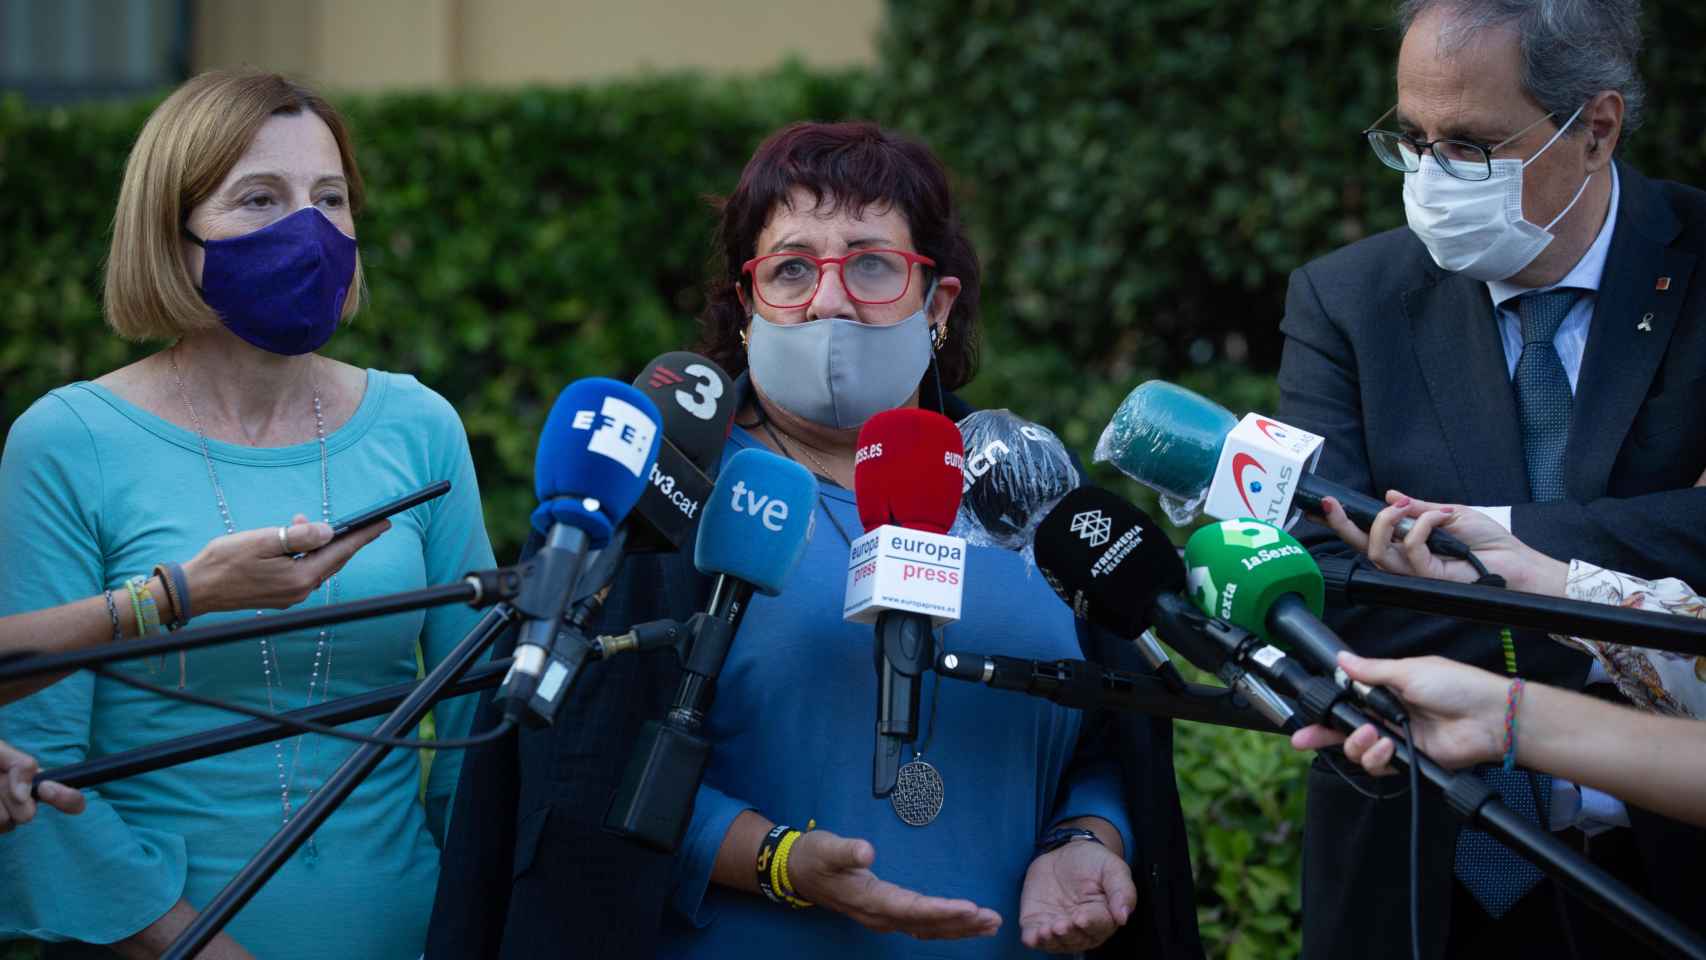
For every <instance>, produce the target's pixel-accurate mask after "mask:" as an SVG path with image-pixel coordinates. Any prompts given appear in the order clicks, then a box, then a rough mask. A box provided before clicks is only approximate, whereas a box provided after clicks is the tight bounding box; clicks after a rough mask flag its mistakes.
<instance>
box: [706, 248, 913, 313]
mask: <svg viewBox="0 0 1706 960" xmlns="http://www.w3.org/2000/svg"><path fill="white" fill-rule="evenodd" d="M915 263H917V264H922V265H924V266H926V267H934V266H935V265H936V261H934V260H932V259H930V258H929V257H926V256H924V255H922V254H917V253H911V252H909V251H906V250H860V251H857V252H855V253H850V254H848V255H847V256H845V257H814V256H812V255H810V254H807V253H772V254H767V255H765V256H762V257H753V258H752V259H751V260H748V261H747V262H746V263H744V264H742V265H741V268H740V272H741V273H743V274H746V275H748V276H750V277H751V278H752V289H753V292H754V293H756V294H758V299H760V300H762V301H764V303H765V304H766V305H767V306H771V307H774V308H776V309H778V310H791V309H793V308H795V307H803V306H805V305H806V304H808V303H811V302H812V298H813V297H815V296H817V288H818V285H819V284H821V283H823V270H824V268H825V267H827V266H829V265H830V264H835V265H837V266H839V267H840V268H841V286H842V289H844V290H846V291H847V298H848V299H849V300H852V301H853V302H854V303H864V304H883V303H893V302H895V301H896V300H899V299H900V298H901V297H904V296H906V291H907V288H908V287H909V286H911V283H912V265H913V264H915Z"/></svg>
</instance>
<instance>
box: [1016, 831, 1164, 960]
mask: <svg viewBox="0 0 1706 960" xmlns="http://www.w3.org/2000/svg"><path fill="white" fill-rule="evenodd" d="M1136 907H1137V886H1136V884H1134V883H1133V882H1132V879H1131V867H1129V866H1127V865H1126V862H1125V860H1124V859H1123V858H1121V857H1118V856H1116V855H1115V854H1114V852H1113V851H1112V850H1109V849H1108V848H1107V847H1104V846H1102V845H1101V844H1099V843H1091V842H1090V841H1088V840H1074V841H1072V842H1070V843H1067V844H1065V845H1063V846H1060V847H1057V848H1055V849H1053V850H1050V851H1049V852H1048V853H1045V854H1043V855H1042V856H1040V857H1037V858H1036V859H1035V860H1032V861H1031V867H1030V869H1029V870H1026V871H1025V887H1024V890H1023V891H1021V892H1020V894H1019V932H1020V938H1021V939H1022V940H1023V941H1024V943H1025V946H1027V947H1030V948H1031V949H1033V950H1042V951H1044V952H1047V953H1078V952H1081V951H1084V950H1090V949H1093V948H1095V947H1098V946H1100V945H1101V944H1102V943H1103V942H1104V941H1106V940H1107V939H1108V938H1109V937H1111V936H1113V935H1114V931H1115V930H1118V929H1119V928H1120V927H1121V926H1123V925H1124V924H1125V922H1126V920H1127V919H1128V918H1129V917H1130V916H1131V912H1132V910H1134V909H1136Z"/></svg>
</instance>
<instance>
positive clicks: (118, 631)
mask: <svg viewBox="0 0 1706 960" xmlns="http://www.w3.org/2000/svg"><path fill="white" fill-rule="evenodd" d="M101 596H103V597H106V598H107V616H109V617H111V618H112V619H113V642H114V643H118V642H119V641H120V640H123V639H124V630H123V628H121V627H120V626H119V625H118V604H116V603H113V592H112V591H111V590H102V591H101Z"/></svg>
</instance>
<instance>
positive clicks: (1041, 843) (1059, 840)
mask: <svg viewBox="0 0 1706 960" xmlns="http://www.w3.org/2000/svg"><path fill="white" fill-rule="evenodd" d="M1074 840H1088V841H1090V842H1091V843H1101V842H1102V838H1101V837H1098V836H1096V835H1095V834H1094V833H1092V832H1090V831H1089V830H1086V829H1084V828H1083V827H1055V828H1054V829H1053V830H1050V831H1049V832H1047V833H1045V834H1043V836H1042V839H1041V840H1038V841H1037V856H1039V857H1040V856H1042V855H1043V854H1045V853H1048V852H1049V851H1051V850H1059V849H1060V848H1061V847H1064V846H1066V845H1067V844H1069V843H1071V842H1072V841H1074Z"/></svg>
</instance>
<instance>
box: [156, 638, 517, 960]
mask: <svg viewBox="0 0 1706 960" xmlns="http://www.w3.org/2000/svg"><path fill="white" fill-rule="evenodd" d="M509 622H510V621H509V619H508V617H506V616H496V615H494V616H488V617H485V618H482V619H481V621H480V622H479V623H478V624H476V625H475V626H474V628H473V629H472V630H470V631H469V632H468V634H467V636H465V637H463V638H462V640H461V641H459V642H458V643H457V644H456V646H455V647H454V648H452V649H451V651H450V653H449V654H448V655H446V656H445V658H444V660H443V662H441V663H440V664H439V665H438V666H436V667H434V668H433V669H432V672H430V673H428V674H427V675H426V678H425V679H423V680H422V681H421V682H420V683H419V684H417V685H416V687H415V689H414V692H413V693H410V694H409V695H408V697H406V698H405V699H404V700H403V702H402V703H401V704H399V705H398V707H397V709H396V710H394V711H392V712H391V714H390V716H387V717H386V718H385V720H384V721H382V722H381V723H380V724H379V727H378V728H377V729H376V730H375V731H374V733H375V734H377V735H378V736H381V737H397V736H401V735H403V734H404V733H406V732H407V731H409V730H412V729H413V728H415V727H416V726H418V725H419V724H420V722H421V718H423V717H425V716H426V714H427V711H429V710H431V709H432V707H433V704H435V703H437V702H438V701H439V699H441V698H442V697H443V695H444V691H445V690H447V689H449V688H450V687H451V686H452V685H453V684H455V683H456V682H457V681H458V680H460V679H461V678H462V675H463V674H464V673H466V672H467V671H468V668H469V667H471V666H472V665H473V664H474V661H476V660H478V659H479V658H480V657H481V656H483V655H484V654H485V652H486V650H487V648H489V647H490V646H491V645H492V643H493V642H494V641H495V640H496V639H497V638H498V635H499V634H500V633H502V632H503V627H505V626H507V625H508V624H509ZM391 750H392V747H390V746H388V745H381V744H374V743H364V744H362V745H361V746H359V747H357V748H356V750H355V752H354V753H352V754H350V756H349V758H348V759H346V760H345V761H344V762H343V763H342V764H341V765H340V766H339V767H338V769H337V770H336V771H334V772H333V773H332V775H331V776H330V777H328V778H327V779H326V782H325V783H324V784H323V785H322V786H321V787H320V789H319V790H317V791H315V793H314V797H313V799H311V800H309V801H308V803H307V804H305V805H304V806H303V807H302V809H301V810H300V811H299V812H298V813H297V814H296V815H295V816H294V817H291V818H290V822H289V823H287V824H285V825H284V826H283V827H282V828H280V829H279V831H278V832H277V833H275V834H273V836H272V839H270V840H268V841H267V843H266V846H264V847H262V848H261V849H260V852H259V853H256V854H255V856H254V857H253V858H251V859H250V860H249V862H248V863H247V864H245V865H244V866H243V869H242V870H240V871H238V873H237V875H236V876H235V877H232V878H231V881H230V882H229V883H227V884H226V885H225V888H224V889H223V890H221V891H219V894H218V895H217V896H215V897H214V898H213V900H211V901H209V902H208V904H207V906H205V907H203V908H202V911H201V913H200V915H199V916H197V917H196V918H195V921H194V922H193V923H191V924H190V925H189V926H188V927H187V928H185V930H184V932H183V933H182V934H180V935H179V936H178V938H177V939H176V940H175V941H173V942H172V946H171V948H170V949H169V950H167V951H166V953H165V954H164V955H163V957H164V960H188V958H190V957H194V956H197V955H199V954H200V953H201V951H202V950H203V948H205V947H206V946H207V945H208V943H209V942H211V941H212V940H213V938H214V937H216V936H218V935H219V931H221V930H223V929H225V925H226V924H227V923H230V922H231V918H232V917H233V916H235V915H236V914H237V911H239V910H241V909H243V907H244V905H246V904H247V903H248V902H249V900H250V899H252V898H253V897H254V895H255V894H256V892H258V891H259V890H260V889H261V885H262V884H265V883H266V882H267V881H268V880H270V879H272V875H273V874H275V873H277V872H278V870H279V868H280V867H282V866H284V862H285V861H286V860H288V859H290V856H291V855H292V854H294V853H295V852H296V850H297V848H298V847H300V846H302V844H303V843H304V842H306V841H307V840H308V838H309V836H311V835H312V834H313V833H314V831H315V830H317V829H319V827H320V825H321V824H322V823H325V822H326V818H327V817H330V816H331V815H332V813H333V811H335V810H337V808H338V807H339V806H340V805H341V804H342V803H343V802H344V801H345V800H346V799H348V798H349V795H350V794H351V793H353V792H355V788H356V787H357V786H358V785H360V784H361V782H362V781H363V780H365V779H366V778H367V776H368V775H369V774H371V773H372V772H373V769H374V768H375V767H377V766H379V762H380V761H381V760H383V759H385V755H386V754H388V753H390V752H391Z"/></svg>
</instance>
